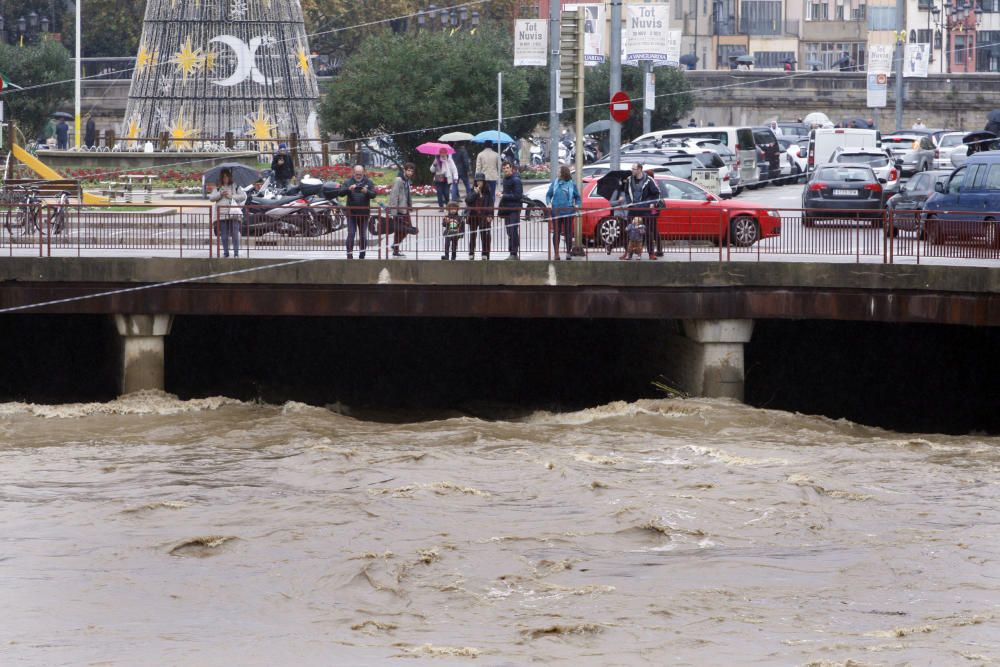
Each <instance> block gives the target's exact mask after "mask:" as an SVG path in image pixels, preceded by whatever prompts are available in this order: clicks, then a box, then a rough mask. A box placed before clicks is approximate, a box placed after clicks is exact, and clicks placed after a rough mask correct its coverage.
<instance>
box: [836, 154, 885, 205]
mask: <svg viewBox="0 0 1000 667" xmlns="http://www.w3.org/2000/svg"><path fill="white" fill-rule="evenodd" d="M832 163H833V164H867V165H868V166H869V167H871V168H872V170H873V171H874V172H875V177H876V178H878V182H879V183H881V184H882V197H883V200H884V199H888V198H889V197H891V196H893V195H894V194H896V193H897V192H898V191H899V169H897V168H896V162H895V161H894V160H893V159H892V158H890V157H889V154H888V152H887V151H886V150H882V149H878V148H859V149H854V148H845V149H843V150H840V149H838V150H837V151H836V152H835V153H834V155H833V160H832Z"/></svg>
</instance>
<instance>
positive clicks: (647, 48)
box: [624, 2, 670, 64]
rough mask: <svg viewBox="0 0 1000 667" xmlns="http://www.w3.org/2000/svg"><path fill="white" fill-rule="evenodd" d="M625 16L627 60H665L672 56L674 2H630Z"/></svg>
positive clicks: (634, 62)
mask: <svg viewBox="0 0 1000 667" xmlns="http://www.w3.org/2000/svg"><path fill="white" fill-rule="evenodd" d="M625 9H627V10H628V12H627V13H626V19H625V30H624V32H625V39H624V41H625V60H626V61H627V62H629V63H630V64H636V63H637V62H639V61H642V60H652V61H653V62H660V61H665V60H667V59H668V58H669V57H670V54H669V53H668V52H667V43H668V41H669V39H670V5H669V3H666V2H658V3H649V4H642V5H627V6H626V7H625Z"/></svg>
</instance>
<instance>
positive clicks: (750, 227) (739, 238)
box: [729, 215, 760, 248]
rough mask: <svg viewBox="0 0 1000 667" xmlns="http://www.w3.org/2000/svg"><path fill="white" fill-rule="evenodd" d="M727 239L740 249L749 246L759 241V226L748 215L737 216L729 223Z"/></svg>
mask: <svg viewBox="0 0 1000 667" xmlns="http://www.w3.org/2000/svg"><path fill="white" fill-rule="evenodd" d="M729 239H730V240H731V241H732V243H733V245H736V246H740V247H741V248H745V247H747V246H751V245H753V244H754V243H756V242H757V241H758V240H759V239H760V226H758V225H757V221H756V220H754V219H753V218H751V217H750V216H749V215H738V216H736V217H735V218H733V219H732V220H730V222H729Z"/></svg>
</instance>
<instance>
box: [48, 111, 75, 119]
mask: <svg viewBox="0 0 1000 667" xmlns="http://www.w3.org/2000/svg"><path fill="white" fill-rule="evenodd" d="M52 117H53V118H59V119H60V120H73V119H74V118H76V116H74V115H73V114H71V113H67V112H65V111H57V112H55V113H54V114H52Z"/></svg>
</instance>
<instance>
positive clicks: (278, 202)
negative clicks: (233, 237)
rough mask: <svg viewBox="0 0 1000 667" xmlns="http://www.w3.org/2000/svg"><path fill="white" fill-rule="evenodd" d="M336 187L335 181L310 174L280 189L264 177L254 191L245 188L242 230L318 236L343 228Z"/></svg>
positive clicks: (344, 222) (256, 232) (256, 234)
mask: <svg viewBox="0 0 1000 667" xmlns="http://www.w3.org/2000/svg"><path fill="white" fill-rule="evenodd" d="M337 190H338V186H337V184H336V183H332V182H329V183H323V182H322V181H320V180H319V179H315V178H310V177H305V178H303V179H302V181H301V182H300V183H299V185H296V186H292V187H289V188H284V189H281V188H278V187H277V186H276V185H275V184H274V182H273V180H272V179H271V177H270V176H268V178H267V180H265V182H264V185H263V186H262V187H261V189H260V191H259V192H258V193H256V194H254V193H253V192H252V188H250V189H248V190H247V195H248V198H247V202H246V207H245V215H244V216H243V223H242V225H241V227H242V232H243V234H245V235H247V236H263V235H265V234H281V235H283V236H322V235H324V234H330V233H332V232H335V231H338V230H340V229H343V228H344V227H346V226H347V218H346V216H345V215H344V211H343V207H342V206H341V205H340V204H339V203H337V201H336V197H337V195H336V194H335V193H336V192H337Z"/></svg>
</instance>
